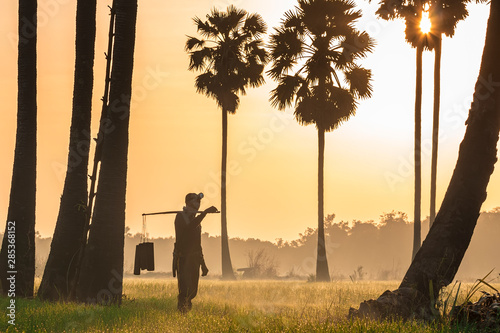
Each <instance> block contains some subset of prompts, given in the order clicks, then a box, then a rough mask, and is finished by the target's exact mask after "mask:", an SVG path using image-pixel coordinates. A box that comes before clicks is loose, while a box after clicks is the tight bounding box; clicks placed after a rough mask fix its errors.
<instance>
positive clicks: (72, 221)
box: [38, 0, 96, 301]
mask: <svg viewBox="0 0 500 333" xmlns="http://www.w3.org/2000/svg"><path fill="white" fill-rule="evenodd" d="M95 27H96V0H78V2H77V11H76V52H75V55H76V59H75V82H74V91H73V112H72V118H71V129H70V139H69V154H68V169H67V171H66V179H65V182H64V190H63V194H62V197H61V203H60V207H59V215H58V217H57V222H56V228H55V231H54V236H53V238H52V244H51V249H50V254H49V257H48V259H47V264H46V265H45V271H44V274H43V278H42V282H41V284H40V288H39V289H38V296H39V297H40V298H41V299H46V300H53V301H55V300H59V299H61V300H67V298H68V296H69V294H70V291H71V287H72V284H73V283H74V280H73V279H74V277H75V269H76V264H77V263H78V257H79V251H81V250H82V249H81V244H82V239H83V235H84V233H83V228H84V224H85V218H86V216H85V213H86V212H85V208H86V207H87V178H88V176H87V174H88V159H89V156H88V155H89V147H90V117H91V109H92V88H93V83H94V73H93V71H94V49H95Z"/></svg>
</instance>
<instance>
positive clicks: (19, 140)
mask: <svg viewBox="0 0 500 333" xmlns="http://www.w3.org/2000/svg"><path fill="white" fill-rule="evenodd" d="M36 13H37V0H20V1H19V44H18V78H17V84H18V95H17V133H16V148H15V153H14V166H13V172H12V183H11V188H10V200H9V208H8V212H7V223H6V224H5V233H4V237H3V242H2V250H1V252H0V280H1V284H2V291H3V293H4V294H7V292H8V291H9V289H10V283H9V281H8V280H7V277H8V276H7V275H9V276H10V273H8V272H10V271H17V273H16V274H15V294H16V296H17V297H32V296H33V288H34V282H35V281H34V280H35V199H36V198H35V197H36V129H37V121H36V118H37V103H36V93H37V90H36V77H37V71H36V44H37V20H36ZM26 18H28V20H27V19H26ZM9 235H10V236H9ZM11 240H14V243H11ZM12 246H14V248H13V247H12ZM12 251H14V252H15V258H13V257H12ZM8 259H15V261H14V260H8Z"/></svg>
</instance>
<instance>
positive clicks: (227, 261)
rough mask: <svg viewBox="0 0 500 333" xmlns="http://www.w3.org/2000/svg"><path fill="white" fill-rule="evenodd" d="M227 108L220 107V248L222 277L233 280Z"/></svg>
mask: <svg viewBox="0 0 500 333" xmlns="http://www.w3.org/2000/svg"><path fill="white" fill-rule="evenodd" d="M227 114H228V112H227V110H225V109H224V108H223V109H222V167H221V249H222V254H221V255H222V278H223V279H224V280H235V279H236V277H235V276H234V271H233V266H232V264H231V256H230V254H229V236H228V233H227V206H226V200H227V198H226V173H227Z"/></svg>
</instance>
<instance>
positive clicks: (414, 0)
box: [377, 0, 435, 259]
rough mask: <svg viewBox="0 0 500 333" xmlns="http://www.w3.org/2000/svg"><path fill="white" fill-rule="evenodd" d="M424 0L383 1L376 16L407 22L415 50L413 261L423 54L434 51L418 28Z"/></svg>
mask: <svg viewBox="0 0 500 333" xmlns="http://www.w3.org/2000/svg"><path fill="white" fill-rule="evenodd" d="M427 2H428V1H426V0H382V1H380V2H379V4H380V7H379V9H378V10H377V15H378V16H379V17H381V18H383V19H385V20H393V19H395V18H402V19H404V20H405V21H406V29H405V38H406V41H407V42H408V43H409V44H410V45H411V46H412V47H415V48H416V53H417V54H416V59H417V62H416V82H415V147H414V153H415V157H414V158H415V159H414V162H415V165H414V166H415V197H414V222H413V228H414V229H413V253H412V259H413V258H414V257H415V255H416V253H417V252H418V250H419V249H420V244H421V243H422V241H421V216H420V212H421V194H422V153H421V138H422V135H421V119H422V53H423V51H424V49H429V50H431V49H433V47H434V45H435V40H434V38H433V35H432V34H425V33H423V32H422V30H421V28H420V24H421V21H422V15H423V12H424V8H425V5H426V3H427Z"/></svg>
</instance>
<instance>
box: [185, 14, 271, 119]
mask: <svg viewBox="0 0 500 333" xmlns="http://www.w3.org/2000/svg"><path fill="white" fill-rule="evenodd" d="M194 21H195V24H196V26H197V30H198V32H199V34H200V35H201V37H202V39H198V38H195V37H189V36H188V40H187V42H186V51H188V52H189V58H190V63H189V70H196V71H202V72H203V73H202V74H200V75H198V76H197V77H196V83H195V86H196V91H197V92H199V93H203V94H205V95H207V96H209V97H212V98H214V99H215V100H216V101H217V104H218V105H219V106H220V107H221V108H222V109H223V110H225V111H228V112H230V113H235V112H236V109H237V108H238V105H239V97H238V94H239V93H241V94H245V92H246V88H247V87H249V86H250V87H257V86H260V85H261V84H263V83H264V77H263V75H262V73H263V70H264V66H265V64H266V62H267V52H266V51H265V49H264V47H263V41H262V39H261V36H262V35H263V34H265V32H266V25H265V23H264V21H263V20H262V17H261V16H260V15H258V14H248V13H247V12H246V11H245V10H242V9H237V8H235V7H234V6H229V7H228V8H227V11H225V12H221V11H219V10H217V9H215V8H214V9H212V12H211V14H209V15H207V21H202V20H201V19H199V18H198V17H196V18H194Z"/></svg>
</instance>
